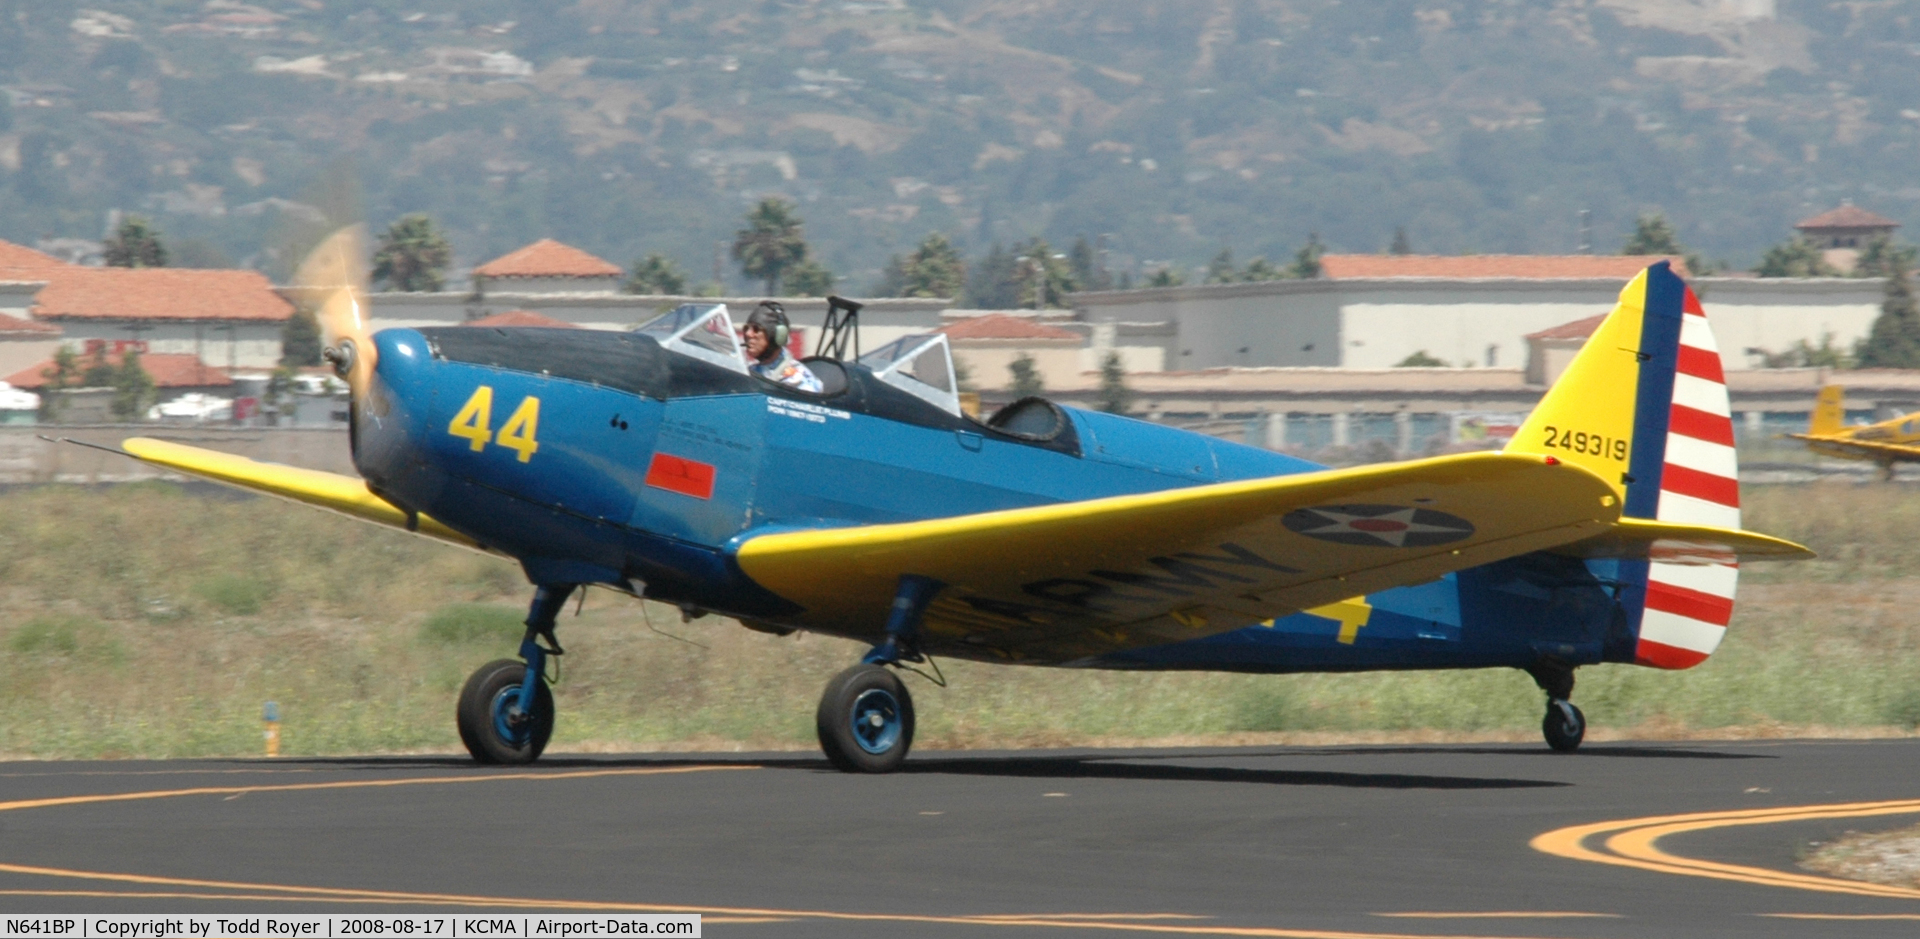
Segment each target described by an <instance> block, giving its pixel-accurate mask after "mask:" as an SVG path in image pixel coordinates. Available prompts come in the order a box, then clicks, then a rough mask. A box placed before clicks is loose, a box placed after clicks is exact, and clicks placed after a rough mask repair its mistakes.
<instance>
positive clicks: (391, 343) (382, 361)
mask: <svg viewBox="0 0 1920 939" xmlns="http://www.w3.org/2000/svg"><path fill="white" fill-rule="evenodd" d="M373 343H374V347H375V348H376V349H378V350H379V358H378V359H377V360H376V362H375V365H374V371H373V379H372V380H371V381H369V382H368V383H367V389H366V391H365V392H364V393H362V394H361V395H360V396H359V397H358V398H357V399H356V400H355V401H354V402H353V409H352V424H351V433H352V439H353V462H354V466H355V468H357V469H359V470H360V475H362V476H365V477H366V478H367V481H368V482H369V483H370V484H372V485H374V486H375V487H388V488H391V485H392V483H393V482H395V481H397V480H398V479H399V477H400V476H401V474H402V473H403V472H404V471H405V469H406V467H407V465H408V463H409V462H410V460H411V458H412V457H411V455H412V454H413V452H414V450H415V449H417V448H416V447H414V446H413V443H414V442H416V441H418V440H420V439H422V438H421V436H420V427H421V421H423V420H424V419H425V417H426V411H427V406H428V405H429V404H430V402H431V399H432V394H433V392H432V388H431V386H430V382H429V372H430V371H431V362H432V358H433V353H432V350H431V349H430V348H429V347H428V345H427V339H426V337H425V336H422V335H421V334H420V333H418V332H416V331H414V330H411V329H383V330H381V331H380V332H378V333H375V334H374V337H373Z"/></svg>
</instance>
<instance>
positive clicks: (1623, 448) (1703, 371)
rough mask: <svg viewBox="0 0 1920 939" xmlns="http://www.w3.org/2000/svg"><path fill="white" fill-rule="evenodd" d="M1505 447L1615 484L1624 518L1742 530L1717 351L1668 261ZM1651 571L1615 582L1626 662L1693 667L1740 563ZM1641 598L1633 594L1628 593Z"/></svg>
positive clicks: (1653, 565) (1639, 281)
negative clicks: (1629, 654) (1628, 634)
mask: <svg viewBox="0 0 1920 939" xmlns="http://www.w3.org/2000/svg"><path fill="white" fill-rule="evenodd" d="M1507 449H1508V450H1509V451H1513V452H1521V453H1539V454H1545V455H1548V456H1555V457H1559V458H1560V459H1562V460H1565V461H1567V462H1570V463H1578V464H1580V465H1581V466H1583V467H1585V468H1587V469H1590V470H1593V471H1594V472H1596V473H1599V474H1600V475H1601V476H1602V477H1603V478H1605V479H1607V480H1609V481H1612V482H1614V483H1615V485H1616V489H1617V490H1618V492H1619V493H1620V497H1621V498H1622V500H1623V501H1624V503H1625V504H1624V506H1623V512H1622V514H1623V515H1627V516H1630V517H1634V518H1648V519H1656V520H1659V521H1663V522H1680V523H1686V524H1693V525H1712V526H1717V527H1721V528H1733V529H1737V528H1739V527H1740V484H1739V468H1738V463H1737V461H1736V459H1735V456H1734V448H1733V418H1732V409H1731V408H1730V406H1729V401H1728V399H1727V383H1726V377H1725V375H1724V373H1723V372H1722V369H1721V364H1720V353H1719V348H1718V346H1717V345H1716V344H1715V342H1714V338H1713V330H1712V329H1711V328H1710V327H1709V326H1708V324H1707V317H1706V313H1705V311H1704V310H1703V309H1702V308H1701V306H1700V301H1699V299H1698V298H1697V297H1695V296H1694V293H1693V291H1692V290H1691V289H1689V288H1688V287H1687V285H1686V283H1685V282H1684V281H1682V280H1681V279H1680V278H1679V276H1677V275H1675V274H1674V273H1673V271H1672V270H1671V269H1670V267H1669V265H1668V264H1667V262H1665V261H1661V262H1658V263H1656V264H1654V265H1652V266H1651V267H1648V268H1647V269H1646V270H1645V271H1643V272H1641V274H1640V275H1639V276H1638V277H1635V278H1634V279H1633V280H1632V281H1631V282H1630V283H1628V284H1627V286H1626V288H1625V289H1624V290H1622V291H1621V292H1620V300H1619V303H1618V304H1617V305H1616V306H1615V307H1614V310H1613V312H1612V314H1610V315H1609V316H1608V317H1607V319H1606V320H1605V321H1603V322H1602V323H1601V324H1600V328H1599V329H1598V330H1596V331H1595V332H1594V334H1593V336H1592V338H1590V339H1588V340H1587V344H1586V346H1585V347H1584V348H1582V349H1581V350H1580V354H1579V355H1578V356H1576V357H1575V358H1574V360H1573V363H1572V364H1571V365H1570V366H1568V368H1567V371H1566V373H1565V374H1564V375H1562V376H1561V378H1560V381H1558V382H1556V383H1555V384H1554V386H1553V387H1552V388H1551V389H1549V390H1548V392H1547V394H1546V396H1545V397H1544V398H1542V399H1541V402H1540V406H1539V407H1537V408H1535V409H1534V412H1533V414H1532V415H1531V416H1529V417H1528V418H1527V422H1526V423H1525V424H1524V425H1522V427H1521V428H1520V432H1519V433H1517V434H1515V435H1514V438H1513V442H1512V443H1511V444H1509V445H1508V447H1507ZM1657 549H1658V546H1657V545H1656V552H1655V556H1656V560H1653V561H1651V562H1648V564H1647V571H1646V579H1645V581H1644V593H1641V592H1640V591H1635V590H1632V589H1630V588H1631V586H1638V585H1633V584H1631V583H1630V582H1631V581H1633V580H1637V579H1638V578H1637V577H1623V578H1622V580H1623V581H1625V582H1627V583H1623V590H1622V594H1621V604H1622V606H1623V607H1625V608H1626V611H1627V613H1628V617H1629V619H1630V620H1631V621H1635V622H1633V626H1634V630H1635V635H1636V642H1635V647H1634V660H1635V661H1636V662H1638V663H1640V664H1642V665H1651V666H1655V667H1658V668H1689V667H1692V666H1694V665H1698V664H1699V663H1700V662H1702V661H1705V660H1706V658H1707V656H1709V655H1711V654H1712V653H1713V650H1714V649H1716V648H1718V647H1719V645H1720V639H1721V637H1722V636H1724V635H1725V633H1726V626H1727V622H1728V620H1729V619H1731V618H1732V615H1733V595H1734V587H1735V585H1736V583H1737V581H1738V578H1739V570H1738V567H1737V565H1735V564H1734V563H1732V561H1731V559H1729V561H1728V562H1726V563H1677V562H1672V561H1662V560H1658V559H1657V558H1658V554H1659V552H1658V550H1657ZM1635 594H1639V596H1637V597H1636V596H1635Z"/></svg>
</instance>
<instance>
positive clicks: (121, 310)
mask: <svg viewBox="0 0 1920 939" xmlns="http://www.w3.org/2000/svg"><path fill="white" fill-rule="evenodd" d="M33 314H34V318H35V319H39V320H43V321H47V322H56V323H57V322H61V321H69V320H127V321H138V322H144V323H163V322H174V323H191V322H203V323H205V322H219V323H233V322H261V323H274V324H281V323H285V322H286V321H287V318H288V317H290V316H292V315H293V304H291V303H288V302H287V300H286V298H284V297H282V296H280V294H278V293H276V292H275V291H274V289H273V284H272V283H271V282H270V281H268V280H267V278H266V275H264V274H262V273H260V272H259V271H244V270H189V269H183V268H171V267H137V268H128V267H74V266H68V267H67V268H65V269H63V270H60V271H57V272H54V273H52V274H51V275H50V276H49V277H48V281H47V286H46V289H44V290H42V291H40V295H39V296H38V297H36V298H35V299H34V309H33Z"/></svg>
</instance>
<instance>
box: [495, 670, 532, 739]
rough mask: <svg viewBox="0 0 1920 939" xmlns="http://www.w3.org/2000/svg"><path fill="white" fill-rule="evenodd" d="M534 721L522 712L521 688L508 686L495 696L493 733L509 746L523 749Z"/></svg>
mask: <svg viewBox="0 0 1920 939" xmlns="http://www.w3.org/2000/svg"><path fill="white" fill-rule="evenodd" d="M532 730H533V721H532V720H530V719H529V718H528V716H527V713H526V712H525V711H522V710H520V686H519V685H508V686H507V687H505V688H502V689H500V690H499V692H497V693H496V694H494V696H493V732H494V733H495V734H498V735H499V737H500V739H501V740H504V741H506V742H507V743H508V744H509V745H511V746H515V747H523V746H526V744H527V736H528V734H530V733H531V732H532Z"/></svg>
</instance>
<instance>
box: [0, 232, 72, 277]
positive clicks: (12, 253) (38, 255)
mask: <svg viewBox="0 0 1920 939" xmlns="http://www.w3.org/2000/svg"><path fill="white" fill-rule="evenodd" d="M74 266H76V265H72V264H68V263H67V262H65V261H62V260H60V259H59V258H56V257H54V256H53V255H51V254H46V253H43V252H40V251H35V250H33V249H32V248H29V247H26V246H25V245H17V244H14V243H13V242H11V241H0V280H37V279H39V278H34V277H23V276H20V275H21V274H22V273H23V272H28V271H44V270H48V269H51V268H69V267H74Z"/></svg>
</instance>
